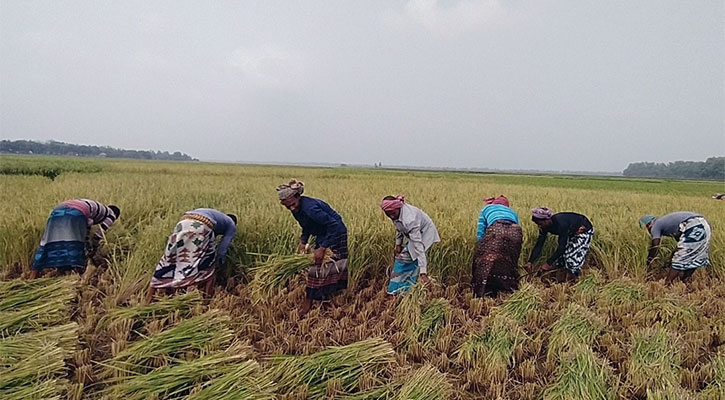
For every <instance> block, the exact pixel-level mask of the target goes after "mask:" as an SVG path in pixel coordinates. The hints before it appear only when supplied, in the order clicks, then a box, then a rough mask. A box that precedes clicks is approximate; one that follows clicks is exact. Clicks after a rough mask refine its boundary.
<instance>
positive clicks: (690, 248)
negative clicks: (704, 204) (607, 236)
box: [639, 211, 712, 282]
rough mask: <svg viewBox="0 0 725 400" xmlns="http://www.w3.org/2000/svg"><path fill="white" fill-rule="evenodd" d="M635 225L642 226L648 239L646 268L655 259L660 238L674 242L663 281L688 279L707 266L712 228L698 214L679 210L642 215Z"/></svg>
mask: <svg viewBox="0 0 725 400" xmlns="http://www.w3.org/2000/svg"><path fill="white" fill-rule="evenodd" d="M639 225H640V226H643V227H646V228H647V231H649V233H650V235H651V236H652V242H651V243H650V248H649V254H648V255H647V266H650V265H652V263H653V262H654V260H655V259H656V258H657V251H658V250H659V246H660V241H661V239H662V237H663V236H670V237H672V238H674V239H675V240H677V250H675V252H674V254H673V255H672V261H671V263H670V270H669V272H668V274H667V282H672V281H673V280H675V279H676V278H680V279H681V280H682V281H686V280H689V279H690V277H691V276H692V274H693V273H694V272H695V270H696V269H697V268H699V267H704V266H707V265H708V264H709V263H710V241H712V228H711V227H710V223H709V222H708V221H707V220H706V219H705V217H703V216H702V215H701V214H697V213H694V212H690V211H680V212H674V213H671V214H667V215H665V216H662V217H655V216H654V215H645V216H643V217H641V218H640V219H639Z"/></svg>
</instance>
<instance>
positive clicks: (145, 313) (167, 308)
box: [98, 290, 202, 328]
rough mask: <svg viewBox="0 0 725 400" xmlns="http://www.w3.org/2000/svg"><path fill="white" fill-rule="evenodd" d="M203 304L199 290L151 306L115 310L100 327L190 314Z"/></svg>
mask: <svg viewBox="0 0 725 400" xmlns="http://www.w3.org/2000/svg"><path fill="white" fill-rule="evenodd" d="M201 304H202V297H201V293H200V292H199V291H198V290H193V291H191V292H188V293H184V294H182V295H178V296H173V297H167V298H162V299H160V300H159V301H156V302H154V303H151V304H141V305H137V306H134V307H120V308H114V309H113V310H110V311H109V312H108V314H106V315H105V316H104V317H103V319H101V321H100V322H99V323H98V327H99V328H105V327H106V326H107V325H108V324H109V323H111V322H113V321H116V320H120V319H130V320H135V321H149V320H152V319H156V318H161V317H166V316H169V315H171V314H173V313H175V312H181V313H188V312H189V311H191V310H193V309H194V308H196V307H198V306H200V305H201Z"/></svg>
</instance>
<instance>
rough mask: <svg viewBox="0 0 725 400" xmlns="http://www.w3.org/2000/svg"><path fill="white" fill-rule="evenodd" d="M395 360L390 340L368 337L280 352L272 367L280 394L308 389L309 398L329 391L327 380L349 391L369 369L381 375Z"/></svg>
mask: <svg viewBox="0 0 725 400" xmlns="http://www.w3.org/2000/svg"><path fill="white" fill-rule="evenodd" d="M394 360H395V352H394V351H393V347H392V346H391V345H390V343H388V342H386V341H385V340H383V339H380V338H373V339H367V340H363V341H360V342H355V343H352V344H349V345H347V346H335V347H329V348H327V349H325V350H322V351H320V352H317V353H314V354H310V355H306V356H276V357H273V358H272V359H271V361H272V363H273V366H272V368H271V369H270V370H269V376H270V378H271V379H272V381H274V382H276V383H277V385H278V386H277V391H278V393H279V394H291V393H294V392H295V391H296V390H300V389H302V390H305V393H306V394H307V398H310V399H319V398H324V397H325V396H326V395H327V391H328V390H327V389H328V388H327V383H328V381H331V380H336V381H337V382H338V385H339V388H340V389H341V390H342V391H344V392H347V393H350V392H353V391H354V390H356V389H357V388H358V381H359V378H360V377H361V376H362V375H363V374H364V373H367V375H368V376H369V377H377V376H379V375H380V374H381V373H383V371H384V370H385V369H386V368H387V367H388V366H389V365H390V364H391V363H392V362H393V361H394Z"/></svg>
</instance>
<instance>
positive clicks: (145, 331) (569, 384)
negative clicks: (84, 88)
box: [0, 156, 725, 400]
mask: <svg viewBox="0 0 725 400" xmlns="http://www.w3.org/2000/svg"><path fill="white" fill-rule="evenodd" d="M0 172H2V173H3V174H2V175H0V188H2V190H1V191H0V198H1V199H2V203H1V205H0V237H1V238H2V241H1V242H0V398H3V399H21V398H22V399H29V398H44V399H45V398H58V399H60V398H70V399H80V398H89V399H96V398H108V399H113V398H128V399H150V398H158V399H166V398H182V399H215V398H232V399H233V398H236V399H275V398H281V399H295V398H299V399H304V398H311V399H322V398H335V399H378V398H383V399H385V398H389V399H444V398H450V399H473V398H491V399H498V398H500V399H512V400H513V399H541V398H544V399H618V398H621V399H688V398H692V399H723V398H725V346H723V344H724V343H725V285H723V282H724V281H725V228H724V227H725V202H718V201H715V200H712V199H711V198H710V195H711V194H712V193H713V192H718V191H719V192H722V191H723V189H724V188H723V186H724V185H723V183H722V182H710V183H708V182H683V181H659V180H630V179H614V178H582V177H549V176H523V175H497V174H464V173H438V172H404V171H384V170H353V169H343V168H327V169H322V168H296V167H266V166H265V167H262V166H238V165H222V164H202V163H196V164H191V163H158V162H157V163H154V162H132V161H112V160H68V159H54V158H29V157H6V156H3V157H1V158H0ZM34 173H37V175H33V174H34ZM43 175H45V176H43ZM49 176H50V177H52V178H54V179H53V180H51V179H49ZM292 177H294V178H298V179H300V180H302V181H304V182H305V184H306V189H305V194H307V195H310V196H312V197H317V198H321V199H323V200H325V201H326V202H328V203H329V204H330V205H331V206H332V207H333V208H335V209H336V210H337V211H338V212H339V213H340V214H341V215H342V217H343V220H344V221H345V223H346V225H347V227H348V230H349V246H350V262H351V279H352V281H351V285H350V288H348V290H347V291H346V292H345V293H344V294H342V295H341V296H339V297H338V298H336V300H335V302H334V303H335V304H334V306H332V307H322V308H314V309H313V310H312V311H311V313H310V314H308V315H307V316H306V317H305V318H303V319H300V318H299V317H298V316H297V313H296V307H297V305H298V304H299V303H301V301H302V299H303V298H304V278H303V277H298V278H297V279H295V280H293V281H292V282H291V283H290V284H289V286H288V289H283V290H281V291H279V292H276V293H273V294H271V295H269V296H266V297H264V298H262V299H258V298H257V297H255V296H252V295H251V293H250V288H249V283H250V281H253V279H254V275H253V273H252V272H251V268H252V267H253V266H254V265H255V263H257V262H259V261H260V257H259V256H258V255H256V254H289V253H292V252H293V251H294V249H295V248H296V245H297V240H298V239H297V238H298V235H299V232H300V228H299V226H297V225H296V222H295V221H294V219H293V218H292V216H291V215H290V213H289V212H288V211H287V210H286V209H284V208H283V207H282V206H281V205H280V204H279V203H278V201H277V198H276V194H275V191H274V188H275V186H276V185H278V184H280V183H284V182H286V181H287V180H288V179H289V178H292ZM397 193H404V194H405V195H406V197H407V200H408V201H409V202H410V203H411V204H414V205H416V206H418V207H420V208H422V209H423V210H425V211H426V212H427V213H428V214H429V215H430V216H431V218H432V219H433V220H434V222H435V223H436V225H437V227H438V229H439V232H440V235H441V238H442V241H441V243H438V244H436V245H434V247H433V249H432V250H431V252H430V254H429V259H430V267H429V271H430V273H431V276H432V277H433V278H434V282H433V284H432V285H429V286H427V287H416V288H415V289H414V290H413V291H412V292H411V293H409V294H407V295H405V296H401V297H400V298H398V299H388V298H386V296H385V290H384V289H385V284H386V273H387V269H388V267H389V266H390V264H391V263H392V252H393V245H394V243H393V238H394V228H393V226H392V224H391V223H390V221H389V220H387V219H386V218H385V216H384V215H383V213H382V212H381V211H380V209H379V207H378V202H379V200H380V198H381V197H383V196H384V195H387V194H397ZM498 194H505V195H506V196H507V197H508V198H509V199H510V201H511V204H512V208H513V209H514V210H515V211H517V212H518V214H519V216H520V218H521V220H522V227H523V230H524V247H523V248H524V250H523V252H522V256H521V263H523V261H524V258H525V257H527V256H528V253H529V251H530V250H531V248H532V246H533V242H534V241H535V239H536V234H537V230H536V228H535V225H534V224H533V223H532V222H530V220H529V217H528V216H529V209H530V208H532V207H537V206H548V207H550V208H553V209H554V210H555V211H576V212H580V213H583V214H585V215H587V216H588V217H589V218H590V219H591V221H592V223H593V224H594V229H595V237H594V242H593V245H592V251H591V252H590V255H589V259H588V262H587V268H586V269H585V270H584V274H583V276H582V277H581V278H580V280H579V282H578V283H575V284H569V283H556V282H550V281H546V282H542V279H540V278H537V277H525V278H523V279H522V281H523V282H522V289H521V290H520V291H518V292H517V293H515V294H513V295H502V296H500V297H498V298H495V299H489V298H487V299H474V298H472V295H471V290H470V288H469V281H470V263H471V256H472V253H473V247H474V244H475V228H476V220H477V217H478V213H479V211H480V207H481V199H482V198H484V197H488V196H493V195H498ZM77 197H86V198H92V199H96V200H99V201H101V202H104V203H106V204H117V205H118V206H119V207H120V208H121V210H122V215H121V218H120V219H119V221H117V222H116V223H115V224H114V225H113V226H112V227H111V229H110V230H109V231H108V235H107V238H106V240H107V244H106V246H105V248H104V253H103V257H102V259H97V260H95V262H93V263H91V264H90V266H89V268H88V269H87V271H86V273H85V274H83V275H82V276H78V275H68V276H63V277H60V276H54V274H48V275H46V277H45V278H43V279H40V280H36V281H32V282H31V281H26V280H24V279H25V278H27V274H28V266H29V265H30V264H31V260H32V256H33V253H34V251H35V249H36V247H37V245H38V242H39V240H40V237H41V235H42V233H43V229H44V226H45V221H46V218H47V216H48V214H49V212H50V210H52V208H53V207H54V206H55V205H57V204H58V203H60V202H61V201H63V200H65V199H70V198H77ZM197 207H212V208H218V209H220V210H222V211H224V212H229V213H235V214H236V215H237V216H238V217H239V225H238V234H237V237H236V238H235V239H234V242H233V244H232V249H231V251H230V256H229V260H228V268H227V269H226V270H225V271H223V273H222V274H221V276H220V277H219V279H218V282H217V284H218V286H217V291H216V294H215V296H214V297H213V298H211V299H202V298H201V296H199V294H198V293H197V292H191V293H188V294H184V295H179V296H176V297H173V298H169V299H160V300H158V301H156V302H155V303H153V304H152V305H151V306H143V305H142V304H141V301H142V298H143V295H144V292H145V289H146V286H147V284H148V281H149V279H150V277H151V274H152V272H153V269H154V266H155V265H156V263H157V262H158V260H159V258H160V257H161V255H162V250H163V247H164V244H165V242H166V238H167V236H168V234H169V233H170V232H171V230H172V228H173V227H174V225H175V224H176V222H177V221H178V220H179V218H180V216H181V215H182V214H183V212H184V211H187V210H190V209H194V208H197ZM679 210H690V211H696V212H700V213H702V214H704V215H705V216H706V217H707V218H708V220H709V221H710V223H711V225H712V227H713V235H714V239H713V243H712V247H711V264H712V265H711V266H710V267H708V268H706V269H703V270H700V271H698V272H697V273H696V274H695V276H694V279H693V282H692V283H689V284H687V285H685V284H682V283H676V284H673V285H671V286H666V285H665V284H664V282H663V281H662V280H661V279H660V278H662V276H663V270H662V268H661V267H662V265H664V263H665V262H666V260H667V258H668V255H669V254H670V253H671V251H672V249H674V245H675V243H674V241H672V240H665V241H664V244H665V246H664V247H665V250H663V251H662V253H661V256H662V257H661V260H660V262H659V264H658V265H656V266H655V267H654V268H650V269H648V268H647V267H646V265H645V259H646V252H647V246H648V242H649V238H648V235H647V233H646V231H644V230H642V229H640V228H639V227H638V226H637V217H639V216H640V215H641V214H645V213H652V214H655V215H662V214H665V213H669V212H672V211H679ZM553 247H554V239H553V238H550V239H549V241H548V243H547V248H546V250H545V254H547V253H549V252H550V251H552V250H553ZM261 259H263V257H262V258H261Z"/></svg>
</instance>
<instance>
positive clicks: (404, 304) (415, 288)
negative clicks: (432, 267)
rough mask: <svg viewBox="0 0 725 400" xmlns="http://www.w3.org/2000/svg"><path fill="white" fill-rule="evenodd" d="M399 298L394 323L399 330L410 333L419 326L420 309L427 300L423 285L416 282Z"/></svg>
mask: <svg viewBox="0 0 725 400" xmlns="http://www.w3.org/2000/svg"><path fill="white" fill-rule="evenodd" d="M399 297H400V300H399V302H398V305H397V307H396V308H395V323H396V324H397V326H398V327H400V328H401V330H403V331H405V332H410V331H411V330H412V329H413V328H414V327H416V326H418V325H420V319H421V316H422V307H423V304H425V302H426V301H427V298H428V294H427V290H426V288H425V286H424V285H423V283H421V282H418V283H415V284H414V285H412V286H411V287H410V289H409V290H408V291H407V292H405V293H403V294H400V295H399Z"/></svg>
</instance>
